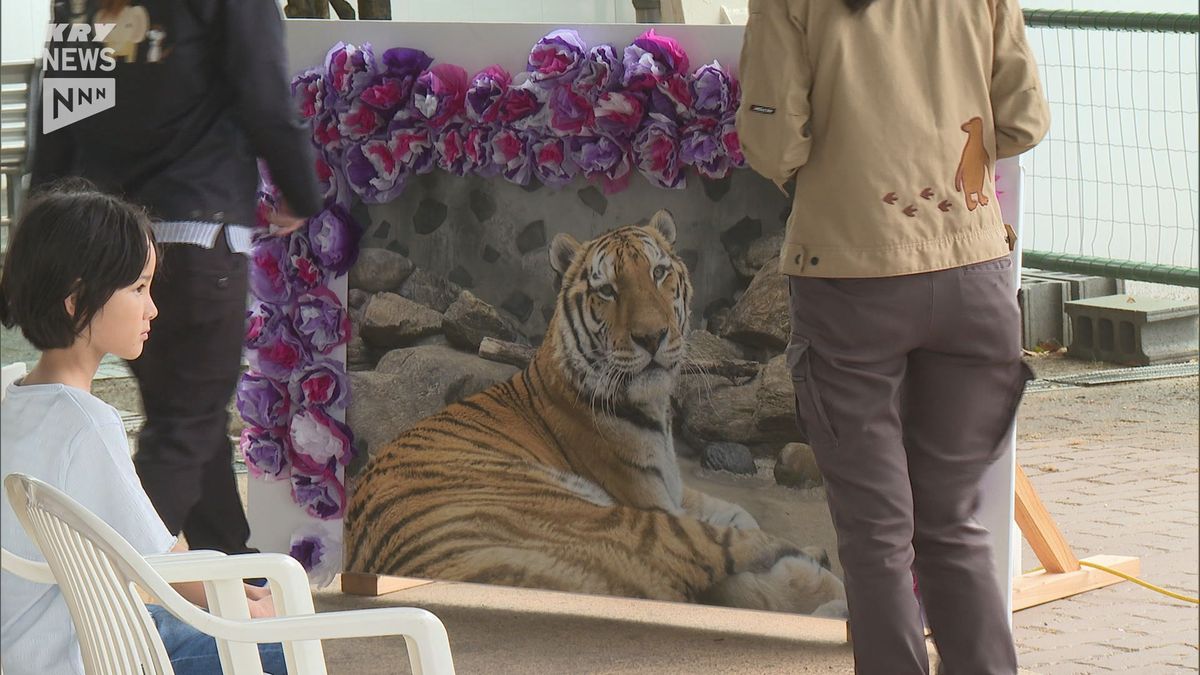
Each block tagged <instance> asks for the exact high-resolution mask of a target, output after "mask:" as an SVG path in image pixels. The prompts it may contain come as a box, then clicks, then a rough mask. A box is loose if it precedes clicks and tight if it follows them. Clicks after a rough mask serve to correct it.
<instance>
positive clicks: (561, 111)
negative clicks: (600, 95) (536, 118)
mask: <svg viewBox="0 0 1200 675" xmlns="http://www.w3.org/2000/svg"><path fill="white" fill-rule="evenodd" d="M594 122H595V114H594V112H593V110H592V102H591V101H589V100H588V98H587V97H586V96H584V95H583V94H579V93H576V92H575V91H574V90H573V89H571V88H570V87H558V88H557V89H555V90H554V91H553V92H551V93H550V131H552V132H554V133H555V134H557V135H559V136H574V135H578V134H580V133H582V132H583V131H585V130H589V129H591V128H592V124H593V123H594Z"/></svg>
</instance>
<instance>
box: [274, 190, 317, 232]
mask: <svg viewBox="0 0 1200 675" xmlns="http://www.w3.org/2000/svg"><path fill="white" fill-rule="evenodd" d="M268 222H270V223H271V225H272V228H271V234H273V235H275V236H276V237H286V236H287V235H289V234H291V233H293V232H295V231H296V230H298V229H300V227H301V226H303V225H304V224H305V223H307V222H308V219H307V218H300V217H297V216H296V215H295V214H293V213H292V210H291V209H290V208H289V207H288V205H287V202H286V201H284V200H283V199H280V200H279V207H278V208H276V209H275V210H273V211H271V215H270V217H269V218H268Z"/></svg>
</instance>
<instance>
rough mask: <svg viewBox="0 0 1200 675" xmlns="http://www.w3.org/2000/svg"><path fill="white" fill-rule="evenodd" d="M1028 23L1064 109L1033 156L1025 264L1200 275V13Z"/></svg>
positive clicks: (1194, 282) (1032, 18)
mask: <svg viewBox="0 0 1200 675" xmlns="http://www.w3.org/2000/svg"><path fill="white" fill-rule="evenodd" d="M1025 22H1026V25H1027V32H1028V34H1029V42H1030V45H1031V47H1032V48H1033V51H1034V53H1035V55H1036V57H1037V59H1038V64H1039V67H1040V68H1041V76H1042V82H1043V84H1044V86H1045V88H1046V93H1047V95H1048V97H1049V99H1050V106H1051V116H1052V123H1051V128H1050V133H1049V134H1048V135H1047V136H1046V139H1045V140H1043V141H1042V143H1041V144H1040V145H1038V146H1037V147H1036V148H1035V149H1034V150H1032V151H1031V152H1029V153H1028V154H1027V155H1026V156H1025V158H1024V164H1025V171H1026V181H1025V232H1024V237H1023V239H1024V244H1023V247H1022V248H1023V255H1024V259H1025V265H1026V266H1029V267H1042V268H1044V269H1054V270H1060V271H1075V272H1080V271H1084V270H1087V271H1088V273H1092V274H1101V275H1104V276H1110V277H1116V278H1123V279H1134V280H1141V281H1154V282H1159V283H1168V284H1174V285H1180V286H1193V287H1196V286H1200V269H1198V267H1200V263H1198V258H1200V252H1198V246H1200V234H1198V233H1197V219H1198V217H1200V205H1198V201H1200V200H1198V187H1197V181H1198V179H1200V149H1198V142H1197V138H1198V135H1200V134H1198V129H1200V89H1198V84H1197V59H1198V58H1200V52H1198V50H1197V37H1198V35H1200V15H1194V14H1188V15H1174V14H1128V13H1108V12H1076V11H1040V10H1027V11H1026V12H1025Z"/></svg>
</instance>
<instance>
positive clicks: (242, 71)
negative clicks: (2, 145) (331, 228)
mask: <svg viewBox="0 0 1200 675" xmlns="http://www.w3.org/2000/svg"><path fill="white" fill-rule="evenodd" d="M71 5H77V6H78V3H75V2H68V1H59V2H55V7H54V12H55V21H56V22H57V23H71V22H74V23H85V24H95V23H106V24H107V23H116V24H117V26H118V28H117V29H114V31H113V32H112V33H110V34H109V36H108V39H107V42H106V43H104V44H99V43H90V44H84V45H80V44H78V43H64V42H55V41H52V42H51V43H50V44H49V45H48V49H52V50H57V49H63V48H77V47H81V46H83V47H91V48H93V49H99V48H102V47H105V46H108V47H114V48H115V53H116V66H115V68H114V69H112V71H111V72H103V71H102V70H100V69H97V70H96V71H95V72H87V73H84V72H64V69H63V68H62V66H60V69H59V71H57V72H55V71H51V70H48V69H47V70H46V71H45V73H44V75H45V78H46V79H49V78H51V77H76V78H78V77H101V78H105V77H111V78H115V80H116V85H115V86H116V92H115V101H116V105H115V107H114V108H111V109H109V110H105V111H103V112H100V113H97V114H95V115H93V116H91V117H88V118H85V119H83V120H80V121H78V122H75V123H72V124H70V125H68V126H66V127H64V128H62V129H58V130H56V131H53V132H51V133H49V134H41V133H39V134H38V137H37V138H36V139H35V141H34V142H35V146H34V156H33V163H32V167H31V170H32V174H33V175H32V179H31V181H32V184H33V185H34V186H35V187H36V186H38V185H41V184H43V183H46V182H48V181H51V180H53V179H55V178H58V177H63V176H83V177H84V178H87V179H89V180H91V181H92V182H94V183H96V184H97V185H99V186H100V187H101V188H102V189H104V190H106V191H109V192H113V193H116V194H120V195H123V196H125V197H126V198H128V199H130V200H131V201H134V202H136V203H139V204H142V205H144V206H146V207H147V208H148V209H149V210H150V213H151V215H152V216H153V217H154V218H156V219H161V220H199V221H211V222H226V223H234V224H241V225H253V224H254V209H255V191H256V187H257V184H258V170H257V167H256V164H255V158H256V157H261V158H262V159H264V160H265V161H266V164H267V167H268V168H269V170H270V172H271V175H272V178H273V179H274V182H275V184H276V185H278V186H279V188H280V190H281V191H282V192H283V196H284V198H285V199H287V201H288V204H289V205H290V206H291V209H292V211H293V212H295V213H296V215H299V216H310V215H313V214H315V213H316V212H317V211H319V210H320V208H321V199H320V196H319V193H318V191H317V185H316V176H315V170H314V167H313V149H312V146H311V144H310V142H309V135H308V132H307V131H306V130H305V129H304V128H303V127H302V126H301V124H300V122H299V118H298V115H297V113H296V111H295V108H294V106H293V105H292V102H291V97H290V95H289V86H288V82H289V79H290V78H289V74H288V71H287V58H286V53H285V49H284V39H283V20H282V17H281V16H280V11H279V6H278V4H277V3H276V2H275V0H107V2H104V1H102V0H87V2H86V10H85V13H83V14H80V15H77V16H71V14H70V12H71ZM105 5H108V6H109V7H110V8H115V9H110V10H109V12H108V13H107V14H106V13H104V12H103V11H101V8H103V7H104V6H105ZM69 33H70V31H69V30H67V31H64V32H63V34H64V35H69ZM52 35H53V34H52ZM44 87H45V85H43V88H44ZM40 103H41V101H38V104H39V105H40ZM36 117H37V124H38V125H39V132H40V131H41V123H42V115H41V111H40V110H39V111H38V114H37V115H36Z"/></svg>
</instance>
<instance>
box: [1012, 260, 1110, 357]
mask: <svg viewBox="0 0 1200 675" xmlns="http://www.w3.org/2000/svg"><path fill="white" fill-rule="evenodd" d="M1021 277H1022V278H1029V279H1042V280H1047V281H1065V282H1067V285H1068V286H1070V289H1071V297H1070V298H1069V299H1070V300H1087V299H1088V298H1100V297H1104V296H1106V295H1121V294H1122V293H1124V292H1125V280H1124V279H1109V278H1108V277H1097V276H1092V275H1089V274H1075V273H1073V272H1051V271H1049V270H1033V269H1025V270H1021ZM1064 344H1065V343H1064Z"/></svg>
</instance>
